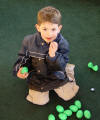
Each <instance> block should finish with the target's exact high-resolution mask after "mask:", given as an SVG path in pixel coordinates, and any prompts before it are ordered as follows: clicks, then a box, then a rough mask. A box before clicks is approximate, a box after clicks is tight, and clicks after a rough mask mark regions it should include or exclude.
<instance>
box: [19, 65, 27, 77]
mask: <svg viewBox="0 0 100 120" xmlns="http://www.w3.org/2000/svg"><path fill="white" fill-rule="evenodd" d="M21 70H22V67H21V68H20V69H19V71H18V72H17V77H19V78H21V79H25V78H27V77H28V73H24V74H21Z"/></svg>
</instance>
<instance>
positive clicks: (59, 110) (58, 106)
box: [56, 105, 64, 112]
mask: <svg viewBox="0 0 100 120" xmlns="http://www.w3.org/2000/svg"><path fill="white" fill-rule="evenodd" d="M56 110H57V111H58V112H64V108H63V107H62V106H61V105H57V106H56Z"/></svg>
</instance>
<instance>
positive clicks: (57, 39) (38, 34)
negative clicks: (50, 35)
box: [37, 32, 62, 45]
mask: <svg viewBox="0 0 100 120" xmlns="http://www.w3.org/2000/svg"><path fill="white" fill-rule="evenodd" d="M61 36H62V35H61V33H58V35H57V37H56V39H55V40H54V41H55V42H57V43H59V40H60V39H61ZM37 39H38V40H37V43H38V45H41V44H45V45H49V44H47V43H46V41H45V40H43V39H42V37H41V33H40V32H37Z"/></svg>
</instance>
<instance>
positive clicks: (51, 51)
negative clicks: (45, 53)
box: [49, 42, 58, 57]
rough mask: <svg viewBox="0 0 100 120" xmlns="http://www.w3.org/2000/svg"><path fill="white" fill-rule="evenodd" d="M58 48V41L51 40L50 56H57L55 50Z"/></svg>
mask: <svg viewBox="0 0 100 120" xmlns="http://www.w3.org/2000/svg"><path fill="white" fill-rule="evenodd" d="M57 49H58V44H57V42H51V43H50V47H49V56H50V57H54V56H55V52H56V51H57Z"/></svg>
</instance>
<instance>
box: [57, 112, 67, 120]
mask: <svg viewBox="0 0 100 120" xmlns="http://www.w3.org/2000/svg"><path fill="white" fill-rule="evenodd" d="M58 117H59V119H61V120H66V119H67V115H66V114H65V113H60V114H59V115H58Z"/></svg>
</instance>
